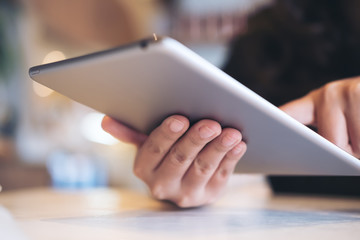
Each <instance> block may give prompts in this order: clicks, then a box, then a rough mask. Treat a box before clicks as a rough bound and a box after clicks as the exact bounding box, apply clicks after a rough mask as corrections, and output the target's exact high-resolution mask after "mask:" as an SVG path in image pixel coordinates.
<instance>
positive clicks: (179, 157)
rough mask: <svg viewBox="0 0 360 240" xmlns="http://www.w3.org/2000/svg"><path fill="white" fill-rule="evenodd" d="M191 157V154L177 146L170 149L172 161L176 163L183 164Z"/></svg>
mask: <svg viewBox="0 0 360 240" xmlns="http://www.w3.org/2000/svg"><path fill="white" fill-rule="evenodd" d="M189 159H190V158H189V156H188V155H187V154H185V153H184V152H183V151H182V150H181V149H180V148H179V147H177V146H174V147H173V148H172V149H171V151H170V161H171V162H172V163H173V164H175V165H183V164H184V163H186V162H187V161H189Z"/></svg>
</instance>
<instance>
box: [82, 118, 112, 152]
mask: <svg viewBox="0 0 360 240" xmlns="http://www.w3.org/2000/svg"><path fill="white" fill-rule="evenodd" d="M103 117H104V114H101V113H89V114H87V115H85V117H84V118H83V120H82V122H81V133H82V134H83V136H84V137H85V138H86V139H87V140H89V141H92V142H96V143H101V144H105V145H114V144H116V143H118V142H119V141H118V140H117V139H116V138H114V137H112V136H111V135H110V134H108V133H107V132H105V131H104V130H103V129H102V128H101V121H102V119H103Z"/></svg>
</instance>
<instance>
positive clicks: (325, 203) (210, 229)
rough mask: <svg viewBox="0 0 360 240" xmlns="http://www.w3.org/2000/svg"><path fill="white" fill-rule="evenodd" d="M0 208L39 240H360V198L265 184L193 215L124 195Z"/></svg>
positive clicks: (0, 200)
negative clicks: (280, 190)
mask: <svg viewBox="0 0 360 240" xmlns="http://www.w3.org/2000/svg"><path fill="white" fill-rule="evenodd" d="M0 205H2V206H3V207H5V208H6V209H7V210H8V211H10V212H11V214H12V215H13V218H14V219H15V221H16V222H17V225H18V226H19V229H21V231H23V233H24V234H25V235H26V236H27V237H29V239H34V240H35V239H36V240H42V239H46V240H51V239H61V240H64V239H67V240H69V239H87V240H88V239H121V240H123V239H157V240H160V239H242V240H244V239H324V240H325V239H326V240H331V239H336V240H338V239H347V240H348V239H360V199H347V198H326V197H309V196H274V195H273V194H272V193H271V192H270V191H269V189H268V188H267V186H266V185H265V184H264V182H262V181H254V182H251V183H246V184H244V183H241V184H237V183H236V181H234V180H233V181H232V182H231V183H230V186H229V189H228V191H227V193H226V195H225V196H224V197H223V198H222V199H220V200H219V201H218V202H217V203H216V204H214V205H211V206H208V207H203V208H196V209H188V210H179V209H177V208H176V207H174V206H173V205H171V204H169V203H166V202H159V201H155V200H153V199H152V198H150V197H149V196H148V195H147V194H146V193H143V192H141V191H140V192H139V191H131V190H125V189H94V190H86V191H84V190H82V191H59V190H52V189H49V188H40V189H30V190H18V191H12V192H3V193H0ZM0 229H1V226H0ZM0 232H1V230H0ZM0 239H1V236H0Z"/></svg>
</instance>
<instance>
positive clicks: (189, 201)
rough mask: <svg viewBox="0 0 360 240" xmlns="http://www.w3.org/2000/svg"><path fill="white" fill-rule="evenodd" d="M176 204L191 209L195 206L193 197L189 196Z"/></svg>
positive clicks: (181, 198) (178, 200)
mask: <svg viewBox="0 0 360 240" xmlns="http://www.w3.org/2000/svg"><path fill="white" fill-rule="evenodd" d="M175 204H176V205H177V206H179V207H181V208H189V207H193V206H194V205H195V204H194V202H193V200H192V199H191V197H190V196H187V195H185V196H181V197H180V198H179V199H177V200H176V201H175Z"/></svg>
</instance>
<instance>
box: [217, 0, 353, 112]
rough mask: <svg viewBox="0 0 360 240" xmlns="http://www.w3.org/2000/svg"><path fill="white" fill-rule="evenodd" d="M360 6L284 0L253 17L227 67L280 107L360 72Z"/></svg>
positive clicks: (337, 0)
mask: <svg viewBox="0 0 360 240" xmlns="http://www.w3.org/2000/svg"><path fill="white" fill-rule="evenodd" d="M358 9H360V1H358V0H316V1H314V0H278V1H276V2H275V3H274V4H273V5H271V6H270V7H268V8H265V9H263V10H262V11H260V12H258V13H256V14H255V15H253V16H251V17H250V18H249V22H248V30H247V32H246V33H245V34H244V35H241V36H239V37H238V38H236V39H235V40H234V41H233V43H232V47H231V50H230V56H229V58H228V61H227V62H226V64H225V66H224V68H223V69H224V71H225V72H227V73H228V74H230V75H231V76H233V77H234V78H235V79H238V80H239V81H240V82H241V83H243V84H244V85H246V86H248V87H249V88H250V89H252V90H254V91H255V92H257V93H258V94H260V95H261V96H263V97H264V98H266V99H268V100H269V101H271V102H273V103H274V104H275V105H280V104H283V103H285V102H287V101H289V100H291V99H294V98H297V97H301V96H302V95H304V94H306V93H307V92H309V91H310V90H311V89H314V88H318V87H320V86H321V85H323V84H324V83H326V82H329V81H332V80H336V79H342V78H347V77H351V76H354V75H360V68H359V63H360V14H358V12H357V11H358Z"/></svg>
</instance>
